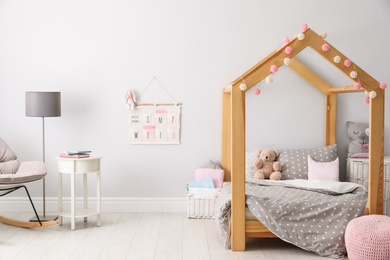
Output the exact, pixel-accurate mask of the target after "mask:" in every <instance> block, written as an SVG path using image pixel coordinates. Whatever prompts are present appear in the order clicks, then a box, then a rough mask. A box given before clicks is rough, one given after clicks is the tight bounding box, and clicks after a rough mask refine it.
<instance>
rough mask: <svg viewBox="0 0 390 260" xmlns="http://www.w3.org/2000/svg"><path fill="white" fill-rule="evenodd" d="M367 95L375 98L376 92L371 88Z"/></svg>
mask: <svg viewBox="0 0 390 260" xmlns="http://www.w3.org/2000/svg"><path fill="white" fill-rule="evenodd" d="M368 96H369V97H370V98H375V97H376V92H375V91H374V90H373V91H371V92H370V94H368Z"/></svg>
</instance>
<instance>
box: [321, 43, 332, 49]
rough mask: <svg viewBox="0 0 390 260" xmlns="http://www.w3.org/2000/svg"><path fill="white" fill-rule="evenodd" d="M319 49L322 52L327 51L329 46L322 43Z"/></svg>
mask: <svg viewBox="0 0 390 260" xmlns="http://www.w3.org/2000/svg"><path fill="white" fill-rule="evenodd" d="M321 49H322V50H323V51H329V49H330V46H329V44H327V43H324V44H322V46H321Z"/></svg>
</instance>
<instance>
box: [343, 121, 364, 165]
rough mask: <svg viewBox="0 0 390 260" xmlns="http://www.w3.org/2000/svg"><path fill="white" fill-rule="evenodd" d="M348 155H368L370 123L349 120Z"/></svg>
mask: <svg viewBox="0 0 390 260" xmlns="http://www.w3.org/2000/svg"><path fill="white" fill-rule="evenodd" d="M346 125H347V132H348V137H349V140H350V143H349V145H348V157H359V158H361V157H365V158H367V157H368V124H367V123H354V122H351V121H348V122H347V124H346Z"/></svg>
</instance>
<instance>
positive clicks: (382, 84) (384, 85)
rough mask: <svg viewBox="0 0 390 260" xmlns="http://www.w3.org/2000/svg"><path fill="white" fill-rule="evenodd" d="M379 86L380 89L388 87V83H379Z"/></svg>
mask: <svg viewBox="0 0 390 260" xmlns="http://www.w3.org/2000/svg"><path fill="white" fill-rule="evenodd" d="M379 87H380V89H385V88H387V84H386V83H385V82H382V83H381V84H379Z"/></svg>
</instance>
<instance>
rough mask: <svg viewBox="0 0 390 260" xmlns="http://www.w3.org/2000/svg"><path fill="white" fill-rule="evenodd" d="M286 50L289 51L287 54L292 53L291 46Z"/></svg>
mask: <svg viewBox="0 0 390 260" xmlns="http://www.w3.org/2000/svg"><path fill="white" fill-rule="evenodd" d="M284 52H285V53H287V54H291V53H292V48H291V47H286V49H285V50H284Z"/></svg>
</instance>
